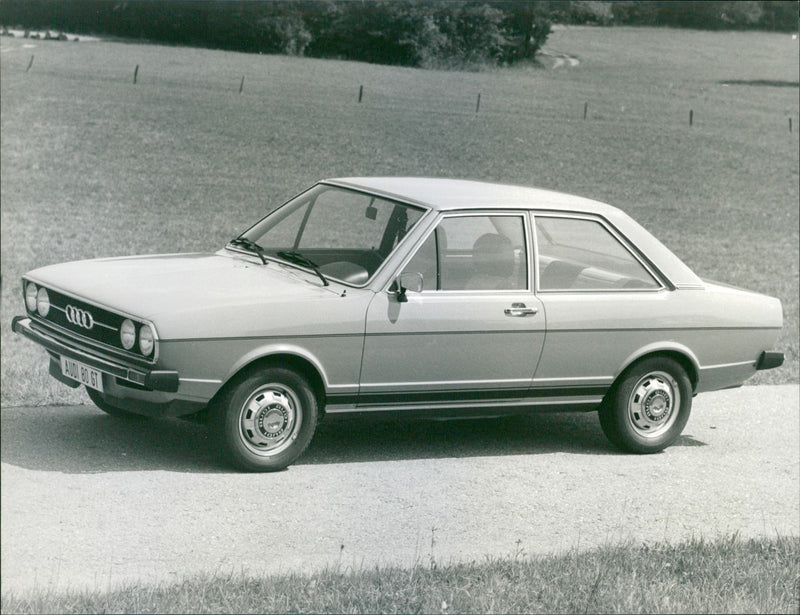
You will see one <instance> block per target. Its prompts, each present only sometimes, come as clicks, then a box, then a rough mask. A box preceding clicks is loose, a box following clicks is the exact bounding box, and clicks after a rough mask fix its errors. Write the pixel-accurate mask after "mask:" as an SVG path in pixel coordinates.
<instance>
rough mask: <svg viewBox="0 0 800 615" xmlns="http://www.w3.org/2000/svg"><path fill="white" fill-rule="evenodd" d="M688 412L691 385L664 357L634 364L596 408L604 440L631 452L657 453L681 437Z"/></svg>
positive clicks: (673, 362)
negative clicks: (605, 438)
mask: <svg viewBox="0 0 800 615" xmlns="http://www.w3.org/2000/svg"><path fill="white" fill-rule="evenodd" d="M691 409H692V384H691V382H690V381H689V377H688V376H687V375H686V370H684V369H683V367H681V365H680V364H679V363H678V362H677V361H675V360H673V359H670V358H668V357H651V358H648V359H643V360H642V361H640V362H638V363H634V364H633V365H632V366H631V367H629V368H628V369H627V370H626V371H625V372H623V374H622V375H621V376H620V377H619V379H618V381H617V383H616V384H615V385H614V388H613V389H612V391H611V394H610V395H609V397H608V398H607V399H606V400H605V401H604V402H603V405H602V406H601V408H600V425H601V427H602V428H603V432H604V433H605V434H606V437H607V438H608V439H609V440H611V442H613V443H614V444H616V445H617V446H618V447H619V448H621V449H623V450H626V451H628V452H631V453H657V452H658V451H661V450H663V449H665V448H667V447H668V446H669V445H670V444H672V443H673V442H674V441H675V440H676V439H677V438H678V436H680V435H681V432H682V431H683V428H684V427H685V426H686V422H687V421H688V420H689V414H690V412H691Z"/></svg>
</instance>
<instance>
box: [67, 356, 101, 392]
mask: <svg viewBox="0 0 800 615" xmlns="http://www.w3.org/2000/svg"><path fill="white" fill-rule="evenodd" d="M61 373H62V374H64V375H65V376H66V377H67V378H72V379H73V380H77V381H78V382H80V383H81V384H85V385H86V386H87V387H90V388H92V389H96V390H98V391H100V392H102V391H103V372H101V371H100V370H98V369H94V368H93V367H89V366H88V365H84V364H83V363H78V361H73V360H72V359H68V358H67V357H61Z"/></svg>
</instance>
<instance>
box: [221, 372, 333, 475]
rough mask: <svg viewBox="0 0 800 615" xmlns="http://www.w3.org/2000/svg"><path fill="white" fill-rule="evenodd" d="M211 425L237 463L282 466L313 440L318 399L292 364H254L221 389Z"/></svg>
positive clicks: (258, 468)
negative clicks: (285, 365)
mask: <svg viewBox="0 0 800 615" xmlns="http://www.w3.org/2000/svg"><path fill="white" fill-rule="evenodd" d="M212 426H213V428H214V430H215V432H216V436H217V438H218V440H219V442H220V444H221V446H222V450H223V452H224V454H225V455H226V457H227V458H228V460H229V461H230V462H231V463H233V465H235V466H236V467H237V468H239V469H241V470H246V471H249V472H271V471H275V470H282V469H283V468H285V467H287V466H288V465H290V464H292V463H293V462H294V461H295V460H297V458H298V457H300V455H302V454H303V452H304V451H305V450H306V448H307V447H308V445H309V443H310V442H311V438H312V437H313V435H314V430H315V429H316V426H317V401H316V398H315V396H314V392H313V391H312V390H311V387H310V386H309V385H308V382H307V381H306V380H305V378H303V377H302V376H300V375H299V374H297V373H296V372H294V371H292V370H289V369H284V368H281V367H269V368H263V369H259V370H254V371H252V372H250V373H249V374H247V375H245V376H244V377H243V378H241V379H240V380H239V381H238V382H237V383H236V384H234V385H232V386H231V387H230V388H229V389H228V390H226V391H225V392H224V393H223V395H222V396H221V398H220V399H219V400H218V402H217V403H216V407H215V409H214V413H213V419H212Z"/></svg>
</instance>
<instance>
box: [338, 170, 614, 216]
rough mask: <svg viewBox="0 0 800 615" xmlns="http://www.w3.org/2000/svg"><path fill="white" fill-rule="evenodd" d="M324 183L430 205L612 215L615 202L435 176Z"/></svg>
mask: <svg viewBox="0 0 800 615" xmlns="http://www.w3.org/2000/svg"><path fill="white" fill-rule="evenodd" d="M325 183H330V184H336V185H339V186H344V187H348V188H355V189H357V190H364V191H366V192H371V193H374V194H380V195H382V196H386V197H390V198H393V199H397V200H401V201H406V202H410V203H416V204H419V205H424V206H425V207H429V208H431V209H436V210H440V211H447V210H451V209H483V208H496V207H499V208H511V209H515V208H522V209H547V210H555V211H578V212H587V213H594V214H599V215H604V216H609V215H611V216H613V215H614V214H616V213H618V212H619V211H620V210H619V209H617V208H616V207H613V206H612V205H608V204H606V203H601V202H600V201H594V200H592V199H587V198H584V197H580V196H574V195H571V194H564V193H562V192H555V191H552V190H543V189H541V188H529V187H525V186H513V185H508V184H494V183H490V182H481V181H474V180H467V179H442V178H432V177H340V178H334V179H327V180H325Z"/></svg>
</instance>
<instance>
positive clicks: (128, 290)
mask: <svg viewBox="0 0 800 615" xmlns="http://www.w3.org/2000/svg"><path fill="white" fill-rule="evenodd" d="M26 278H29V279H31V280H33V281H35V282H38V283H39V284H42V285H44V286H47V287H50V288H53V289H55V290H58V291H62V292H64V293H67V294H70V295H73V296H76V297H78V298H81V299H84V300H86V301H88V302H90V303H95V304H98V305H100V306H103V307H105V308H108V309H111V310H115V311H119V312H123V313H126V314H129V315H131V316H135V317H138V318H142V319H146V320H150V321H152V322H153V323H154V324H155V325H156V327H157V329H158V332H159V335H160V336H161V337H162V338H170V337H206V336H210V337H219V336H226V335H234V336H237V337H238V336H241V335H248V334H253V335H259V334H263V333H264V330H265V328H271V327H269V326H268V324H269V323H268V322H265V318H264V314H265V313H269V314H272V315H273V318H270V319H268V320H270V321H272V322H273V324H274V321H275V318H274V316H275V314H276V313H277V312H280V313H281V319H280V320H281V321H282V325H283V326H284V327H289V328H291V321H292V320H298V321H301V320H302V317H303V314H302V313H303V312H304V311H305V310H304V309H302V307H300V306H306V305H312V306H317V309H319V305H320V303H319V302H320V301H326V300H335V299H337V298H340V297H341V296H342V294H343V293H342V287H339V286H338V285H336V288H335V289H334V287H333V286H329V287H324V286H322V284H321V283H320V281H319V280H318V278H317V277H316V276H314V275H313V274H310V273H307V272H304V271H300V270H298V269H295V268H293V267H290V266H286V265H282V264H281V263H277V262H273V261H270V262H269V263H268V264H267V265H262V264H261V263H255V262H251V261H249V260H247V259H245V258H241V257H235V256H228V255H225V254H224V253H217V254H208V253H201V254H167V255H155V256H134V257H124V258H110V259H96V260H87V261H75V262H70V263H62V264H58V265H50V266H48V267H42V268H41V269H36V270H34V271H31V272H30V273H28V274H27V275H26ZM291 314H295V316H294V317H291V316H290V315H291ZM287 315H288V316H290V317H289V318H287ZM287 320H288V322H287ZM311 321H312V322H313V319H311ZM308 322H309V321H308V320H306V323H308ZM301 325H302V322H298V323H297V326H301Z"/></svg>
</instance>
